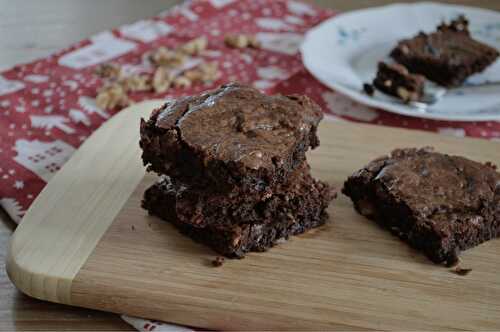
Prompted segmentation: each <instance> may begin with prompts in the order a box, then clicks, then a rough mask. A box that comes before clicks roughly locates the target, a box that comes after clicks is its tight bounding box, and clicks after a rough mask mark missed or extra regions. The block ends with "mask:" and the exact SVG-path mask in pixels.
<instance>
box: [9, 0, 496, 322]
mask: <svg viewBox="0 0 500 332" xmlns="http://www.w3.org/2000/svg"><path fill="white" fill-rule="evenodd" d="M178 2H180V0H148V1H147V2H142V1H136V0H106V1H100V0H85V1H80V0H44V1H39V0H23V1H11V0H0V8H1V10H0V49H1V50H2V51H1V52H0V68H8V67H10V66H13V65H15V64H18V63H22V62H27V61H32V60H34V59H36V58H39V57H42V56H46V55H49V54H50V53H52V52H55V51H57V50H59V49H61V48H63V47H66V46H68V45H69V44H71V43H74V42H77V41H78V40H80V39H82V38H85V37H88V36H90V35H92V34H94V33H97V32H99V31H102V30H104V29H109V28H112V27H115V26H117V25H119V24H125V23H130V22H133V21H135V20H138V19H141V18H146V17H149V16H152V15H155V14H157V13H158V12H159V11H161V10H165V9H168V8H169V7H170V6H172V5H173V4H174V3H178ZM309 2H313V3H317V4H319V5H321V6H324V7H329V8H334V9H339V10H343V11H347V10H352V9H357V8H365V7H372V6H377V5H381V4H388V3H394V2H395V1H389V0H357V1H351V0H309ZM404 2H409V1H404ZM442 2H448V3H461V4H465V5H470V6H479V7H485V8H491V9H494V10H500V1H489V0H460V1H442ZM13 225H14V224H13V222H12V221H11V220H10V219H9V218H8V217H7V216H6V215H5V213H3V212H2V211H0V259H1V260H0V330H14V329H17V330H131V328H130V326H128V325H127V324H125V323H123V322H122V321H121V320H120V319H119V317H118V316H116V315H113V314H108V313H104V312H98V311H93V310H83V309H78V308H72V307H69V306H63V305H57V304H51V303H48V302H44V301H39V300H35V299H32V298H29V297H27V296H25V295H23V294H21V293H19V292H18V291H17V290H16V289H15V288H14V286H13V285H12V284H11V283H10V281H9V280H8V278H7V276H6V273H5V269H4V257H5V254H6V248H7V244H8V239H9V238H10V235H11V234H12V231H13V229H14V226H13Z"/></svg>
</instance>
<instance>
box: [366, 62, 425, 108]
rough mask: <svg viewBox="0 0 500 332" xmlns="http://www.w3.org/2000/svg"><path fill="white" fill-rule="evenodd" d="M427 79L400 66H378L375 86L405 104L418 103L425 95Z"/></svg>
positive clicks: (384, 64) (382, 64) (381, 63)
mask: <svg viewBox="0 0 500 332" xmlns="http://www.w3.org/2000/svg"><path fill="white" fill-rule="evenodd" d="M424 84H425V77H423V76H422V75H418V74H411V73H409V72H408V70H407V69H406V68H405V67H403V66H402V65H400V64H397V63H395V64H386V63H384V62H380V63H379V64H378V70H377V76H376V77H375V79H374V80H373V85H374V86H375V87H376V88H377V89H379V90H380V91H383V92H385V93H387V94H389V95H392V96H395V97H397V98H399V99H401V100H403V101H404V102H410V101H418V100H419V99H421V98H422V95H423V94H424Z"/></svg>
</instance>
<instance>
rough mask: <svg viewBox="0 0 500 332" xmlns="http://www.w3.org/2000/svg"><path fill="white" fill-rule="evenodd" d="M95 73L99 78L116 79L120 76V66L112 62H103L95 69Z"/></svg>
mask: <svg viewBox="0 0 500 332" xmlns="http://www.w3.org/2000/svg"><path fill="white" fill-rule="evenodd" d="M95 74H96V75H97V76H99V77H101V78H107V79H110V80H117V79H119V78H120V77H121V76H122V67H121V66H120V65H117V64H114V63H105V64H102V65H100V66H98V67H97V68H96V69H95Z"/></svg>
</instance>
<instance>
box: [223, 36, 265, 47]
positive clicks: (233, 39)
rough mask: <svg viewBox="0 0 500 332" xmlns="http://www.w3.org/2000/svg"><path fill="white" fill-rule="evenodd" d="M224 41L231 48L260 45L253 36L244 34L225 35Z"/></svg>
mask: <svg viewBox="0 0 500 332" xmlns="http://www.w3.org/2000/svg"><path fill="white" fill-rule="evenodd" d="M224 43H225V44H226V45H227V46H229V47H232V48H246V47H252V48H259V47H260V42H259V41H258V40H257V38H256V37H255V36H253V35H245V34H236V35H226V36H225V37H224Z"/></svg>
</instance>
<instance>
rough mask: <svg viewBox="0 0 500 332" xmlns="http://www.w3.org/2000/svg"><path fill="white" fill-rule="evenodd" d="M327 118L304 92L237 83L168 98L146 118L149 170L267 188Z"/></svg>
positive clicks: (295, 162) (311, 143)
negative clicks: (283, 93)
mask: <svg viewBox="0 0 500 332" xmlns="http://www.w3.org/2000/svg"><path fill="white" fill-rule="evenodd" d="M322 116H323V115H322V112H321V109H320V108H319V106H318V105H316V104H315V103H314V102H313V101H311V100H310V99H309V98H307V97H305V96H281V95H276V96H268V95H265V94H263V93H261V92H259V91H258V90H256V89H254V88H252V87H249V86H245V85H240V84H237V83H231V84H227V85H223V86H221V87H220V88H218V89H216V90H213V91H209V92H207V93H203V94H201V95H199V96H194V97H187V98H183V99H180V100H177V101H173V102H169V103H167V104H165V105H164V106H163V107H161V108H159V109H157V110H155V111H154V112H153V114H152V115H151V117H150V119H149V120H147V121H144V120H142V121H141V140H140V146H141V147H142V150H143V154H142V159H143V161H144V164H145V165H148V168H149V169H150V170H153V171H155V172H157V173H159V174H165V175H168V176H171V177H173V178H175V179H176V180H180V181H182V182H184V183H186V184H189V185H198V186H200V187H207V186H211V188H212V189H217V190H219V191H221V192H227V191H230V190H232V189H234V188H238V190H239V191H248V192H256V191H264V190H266V189H268V188H270V187H272V186H273V185H274V184H275V183H280V182H283V181H284V180H285V179H286V178H287V176H288V175H289V174H290V173H292V172H293V171H294V170H295V168H297V167H298V166H299V165H300V164H302V162H303V161H304V159H305V152H306V151H307V150H308V148H309V147H311V148H315V147H316V146H318V145H319V139H318V137H317V135H316V130H317V126H318V123H319V121H320V120H321V119H322Z"/></svg>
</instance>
